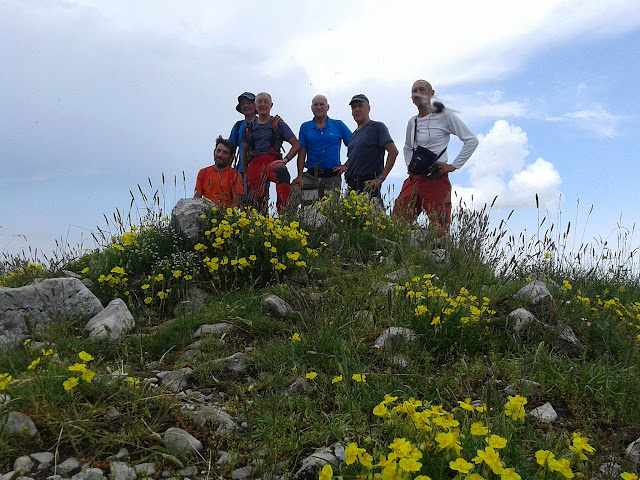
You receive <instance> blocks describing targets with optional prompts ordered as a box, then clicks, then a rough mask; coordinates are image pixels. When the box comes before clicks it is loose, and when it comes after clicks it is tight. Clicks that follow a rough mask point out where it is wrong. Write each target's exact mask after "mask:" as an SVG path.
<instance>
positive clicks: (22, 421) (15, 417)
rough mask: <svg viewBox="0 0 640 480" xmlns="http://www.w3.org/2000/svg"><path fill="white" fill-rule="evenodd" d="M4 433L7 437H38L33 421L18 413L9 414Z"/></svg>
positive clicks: (38, 433)
mask: <svg viewBox="0 0 640 480" xmlns="http://www.w3.org/2000/svg"><path fill="white" fill-rule="evenodd" d="M4 431H5V434H6V435H7V437H20V436H22V435H24V436H26V437H28V438H38V437H40V432H38V429H37V428H36V425H35V423H33V420H31V418H29V417H28V416H27V415H25V414H24V413H20V412H9V415H8V416H7V423H6V425H5V427H4Z"/></svg>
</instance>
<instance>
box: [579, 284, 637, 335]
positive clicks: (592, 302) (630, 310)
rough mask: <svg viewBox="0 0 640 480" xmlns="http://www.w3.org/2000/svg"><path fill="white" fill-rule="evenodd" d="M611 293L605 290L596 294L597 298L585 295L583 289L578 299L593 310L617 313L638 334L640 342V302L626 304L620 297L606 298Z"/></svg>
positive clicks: (622, 289) (622, 288) (621, 288)
mask: <svg viewBox="0 0 640 480" xmlns="http://www.w3.org/2000/svg"><path fill="white" fill-rule="evenodd" d="M619 290H620V291H621V292H623V291H624V287H620V289H619ZM608 294H609V291H608V290H605V291H604V293H603V295H596V296H595V298H593V299H591V298H589V297H584V296H583V295H582V291H581V290H578V292H577V295H576V299H577V300H578V301H579V302H580V303H581V304H582V305H584V306H587V307H589V309H590V310H591V311H592V312H599V313H605V314H611V315H613V314H615V316H616V317H617V318H618V319H619V320H620V321H622V322H624V323H625V324H626V325H627V326H628V327H629V328H630V329H631V330H632V332H634V335H637V337H636V338H637V340H638V342H640V302H633V303H631V304H624V303H623V302H622V301H621V300H620V298H618V297H617V296H614V297H612V298H609V299H606V300H605V299H604V298H603V297H605V298H606V297H607V296H608Z"/></svg>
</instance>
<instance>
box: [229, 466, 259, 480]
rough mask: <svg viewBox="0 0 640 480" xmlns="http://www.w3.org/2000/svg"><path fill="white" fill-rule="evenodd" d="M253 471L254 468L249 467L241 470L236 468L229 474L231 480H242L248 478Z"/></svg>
mask: <svg viewBox="0 0 640 480" xmlns="http://www.w3.org/2000/svg"><path fill="white" fill-rule="evenodd" d="M255 470H256V468H255V467H253V466H250V465H248V466H246V467H242V468H236V469H235V470H234V471H233V472H231V478H232V480H242V479H243V478H250V477H251V475H253V472H255Z"/></svg>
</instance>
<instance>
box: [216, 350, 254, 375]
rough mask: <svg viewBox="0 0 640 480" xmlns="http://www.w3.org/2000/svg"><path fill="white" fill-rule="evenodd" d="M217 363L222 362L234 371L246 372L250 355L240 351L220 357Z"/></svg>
mask: <svg viewBox="0 0 640 480" xmlns="http://www.w3.org/2000/svg"><path fill="white" fill-rule="evenodd" d="M216 363H222V364H224V366H225V367H226V368H227V369H228V370H231V371H232V372H234V373H244V372H245V371H246V370H247V367H248V363H249V356H248V355H247V354H245V353H242V352H238V353H234V354H233V355H231V356H229V357H227V358H220V359H218V360H216Z"/></svg>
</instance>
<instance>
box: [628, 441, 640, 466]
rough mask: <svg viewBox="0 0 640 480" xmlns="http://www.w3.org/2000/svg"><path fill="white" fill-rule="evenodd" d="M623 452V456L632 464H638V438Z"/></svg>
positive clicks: (639, 455) (639, 446)
mask: <svg viewBox="0 0 640 480" xmlns="http://www.w3.org/2000/svg"><path fill="white" fill-rule="evenodd" d="M625 452H626V453H625V455H626V456H627V458H628V459H629V460H631V462H632V463H638V462H640V438H638V439H636V440H634V441H633V442H631V443H630V444H629V445H627V448H626V450H625Z"/></svg>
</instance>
